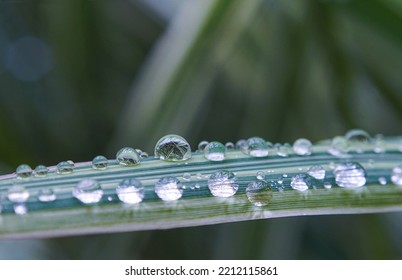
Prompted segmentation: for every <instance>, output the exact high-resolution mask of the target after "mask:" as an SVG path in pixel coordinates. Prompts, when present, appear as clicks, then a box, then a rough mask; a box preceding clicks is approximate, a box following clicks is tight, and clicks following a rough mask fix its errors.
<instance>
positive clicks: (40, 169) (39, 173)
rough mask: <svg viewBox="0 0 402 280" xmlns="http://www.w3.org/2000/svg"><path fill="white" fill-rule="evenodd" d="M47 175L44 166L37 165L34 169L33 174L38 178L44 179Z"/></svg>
mask: <svg viewBox="0 0 402 280" xmlns="http://www.w3.org/2000/svg"><path fill="white" fill-rule="evenodd" d="M48 173H49V169H48V168H47V167H46V166H44V165H38V166H37V167H35V171H34V174H35V176H38V177H44V176H46V175H47V174H48Z"/></svg>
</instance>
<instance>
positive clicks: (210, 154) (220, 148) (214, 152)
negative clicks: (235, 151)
mask: <svg viewBox="0 0 402 280" xmlns="http://www.w3.org/2000/svg"><path fill="white" fill-rule="evenodd" d="M225 151H226V149H225V146H224V145H223V144H222V143H220V142H217V141H213V142H210V143H208V145H207V146H206V147H205V149H204V156H205V158H206V159H208V160H210V161H222V160H224V159H225Z"/></svg>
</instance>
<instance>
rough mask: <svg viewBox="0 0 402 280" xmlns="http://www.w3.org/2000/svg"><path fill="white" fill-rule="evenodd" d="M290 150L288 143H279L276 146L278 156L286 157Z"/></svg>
mask: <svg viewBox="0 0 402 280" xmlns="http://www.w3.org/2000/svg"><path fill="white" fill-rule="evenodd" d="M291 152H292V146H291V145H290V144H289V143H285V144H283V145H281V144H279V146H277V148H276V154H277V155H278V156H280V157H287V156H289V154H290V153H291Z"/></svg>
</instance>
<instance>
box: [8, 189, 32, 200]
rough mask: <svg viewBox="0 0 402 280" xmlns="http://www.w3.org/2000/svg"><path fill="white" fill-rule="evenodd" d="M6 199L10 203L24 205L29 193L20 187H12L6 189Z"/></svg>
mask: <svg viewBox="0 0 402 280" xmlns="http://www.w3.org/2000/svg"><path fill="white" fill-rule="evenodd" d="M7 198H8V200H10V201H11V202H15V203H24V202H26V201H27V200H28V198H29V192H28V191H27V190H26V189H25V188H24V187H23V186H21V185H13V186H11V187H10V188H9V189H8V193H7Z"/></svg>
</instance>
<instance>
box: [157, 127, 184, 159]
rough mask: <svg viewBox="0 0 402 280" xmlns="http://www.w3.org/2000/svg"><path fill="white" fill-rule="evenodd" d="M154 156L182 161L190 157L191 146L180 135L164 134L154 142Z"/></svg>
mask: <svg viewBox="0 0 402 280" xmlns="http://www.w3.org/2000/svg"><path fill="white" fill-rule="evenodd" d="M155 156H156V157H158V158H160V159H161V160H165V161H184V160H188V159H190V158H191V147H190V144H189V143H188V142H187V141H186V139H184V138H183V137H181V136H178V135H174V134H171V135H166V136H164V137H162V138H161V139H159V141H158V142H157V143H156V146H155Z"/></svg>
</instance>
